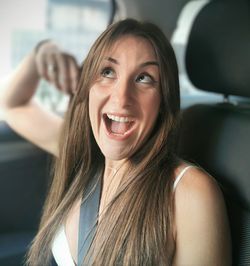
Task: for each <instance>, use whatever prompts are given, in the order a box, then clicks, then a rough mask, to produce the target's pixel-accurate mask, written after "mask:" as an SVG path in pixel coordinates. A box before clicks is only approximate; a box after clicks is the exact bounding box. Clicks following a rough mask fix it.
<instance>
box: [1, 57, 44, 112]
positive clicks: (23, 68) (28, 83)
mask: <svg viewBox="0 0 250 266" xmlns="http://www.w3.org/2000/svg"><path fill="white" fill-rule="evenodd" d="M39 80H40V76H39V74H38V71H37V66H36V62H35V53H34V52H31V53H30V54H29V55H28V56H26V57H25V58H24V59H23V61H22V62H21V63H20V65H19V66H18V67H17V68H16V69H15V71H14V72H13V73H12V75H11V76H10V78H9V80H8V82H7V85H6V88H5V89H4V91H3V94H2V95H1V98H0V104H1V107H2V108H3V109H5V110H8V109H12V108H15V107H20V106H23V105H26V104H28V103H29V102H30V100H31V99H32V97H33V95H34V94H35V92H36V90H37V87H38V83H39Z"/></svg>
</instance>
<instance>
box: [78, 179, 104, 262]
mask: <svg viewBox="0 0 250 266" xmlns="http://www.w3.org/2000/svg"><path fill="white" fill-rule="evenodd" d="M100 193H101V179H100V178H99V177H98V175H97V174H96V175H95V176H94V178H92V180H90V182H89V183H88V185H87V188H86V192H85V195H88V196H87V198H86V200H84V201H83V202H82V204H81V207H80V221H79V235H78V258H77V260H78V263H77V265H78V266H82V265H84V266H87V265H85V264H82V263H83V260H84V258H85V256H86V255H87V252H88V250H89V247H90V245H91V243H92V241H93V238H94V236H95V233H96V226H97V222H98V213H99V204H100Z"/></svg>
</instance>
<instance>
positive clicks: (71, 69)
mask: <svg viewBox="0 0 250 266" xmlns="http://www.w3.org/2000/svg"><path fill="white" fill-rule="evenodd" d="M36 64H37V70H38V73H39V74H40V76H41V77H43V78H45V79H46V80H47V81H49V82H51V83H52V84H54V85H55V86H56V88H58V89H59V90H61V91H63V92H65V93H67V94H73V93H74V92H75V90H76V86H77V82H78V77H79V67H78V65H77V62H76V60H75V58H74V57H73V56H72V55H70V54H67V53H64V52H62V51H61V50H60V49H59V48H58V47H57V45H56V44H55V43H53V42H46V43H44V44H43V45H42V46H41V47H39V50H38V52H37V53H36Z"/></svg>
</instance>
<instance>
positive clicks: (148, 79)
mask: <svg viewBox="0 0 250 266" xmlns="http://www.w3.org/2000/svg"><path fill="white" fill-rule="evenodd" d="M136 82H140V83H154V82H155V80H154V79H153V78H152V77H151V76H150V75H148V74H141V75H139V76H138V77H137V78H136Z"/></svg>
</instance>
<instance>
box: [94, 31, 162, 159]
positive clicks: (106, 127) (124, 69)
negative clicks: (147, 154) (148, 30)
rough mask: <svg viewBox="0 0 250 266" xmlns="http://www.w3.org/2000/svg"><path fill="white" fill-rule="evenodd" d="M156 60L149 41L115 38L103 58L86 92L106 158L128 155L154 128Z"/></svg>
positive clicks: (157, 92) (157, 100) (157, 89)
mask: <svg viewBox="0 0 250 266" xmlns="http://www.w3.org/2000/svg"><path fill="white" fill-rule="evenodd" d="M159 80H160V76H159V62H158V61H157V58H156V55H155V52H154V49H153V47H152V45H151V43H150V42H149V41H147V40H146V39H144V38H142V37H135V36H131V35H127V36H124V37H122V38H120V39H118V40H117V41H116V42H115V43H114V45H113V46H112V47H111V49H109V50H108V51H107V52H106V53H105V56H104V57H103V58H102V62H101V71H100V72H99V74H98V77H97V79H96V81H95V82H94V84H93V86H92V87H91V88H90V92H89V114H90V122H91V126H92V130H93V134H94V137H95V139H96V142H97V144H98V146H99V147H100V149H101V151H102V153H103V154H104V156H105V157H106V158H107V159H111V160H121V159H126V158H129V157H131V156H132V155H133V154H134V153H135V152H136V151H137V150H138V149H139V148H140V147H141V145H142V144H143V143H144V142H145V141H146V139H147V137H148V136H149V135H150V133H151V131H152V129H153V128H154V125H155V121H156V120H157V117H158V113H159V108H160V102H161V99H160V98H161V97H160V87H159V86H160V84H159Z"/></svg>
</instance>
